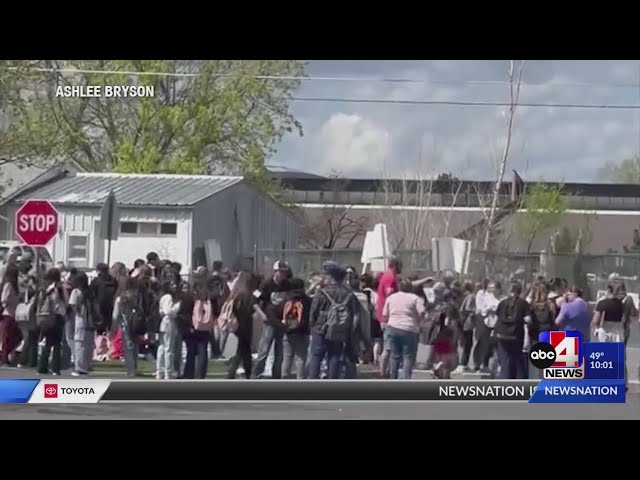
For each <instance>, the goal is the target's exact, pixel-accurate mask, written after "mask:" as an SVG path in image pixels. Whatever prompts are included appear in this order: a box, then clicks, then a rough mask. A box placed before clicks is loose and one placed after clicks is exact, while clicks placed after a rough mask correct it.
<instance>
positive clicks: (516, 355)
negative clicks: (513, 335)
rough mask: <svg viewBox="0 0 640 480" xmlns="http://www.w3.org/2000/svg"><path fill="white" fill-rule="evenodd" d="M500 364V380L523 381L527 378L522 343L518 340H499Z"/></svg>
mask: <svg viewBox="0 0 640 480" xmlns="http://www.w3.org/2000/svg"><path fill="white" fill-rule="evenodd" d="M497 344H498V363H499V364H500V373H499V375H498V378H500V379H504V380H508V379H512V380H521V379H525V378H527V375H525V373H524V365H523V361H522V342H521V341H518V340H501V339H498V342H497Z"/></svg>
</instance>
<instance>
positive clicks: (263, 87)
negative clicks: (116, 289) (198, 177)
mask: <svg viewBox="0 0 640 480" xmlns="http://www.w3.org/2000/svg"><path fill="white" fill-rule="evenodd" d="M30 66H31V67H33V66H34V65H33V64H32V65H30ZM35 66H37V67H40V68H41V69H53V70H54V71H53V72H47V71H44V72H42V71H41V72H39V73H38V74H37V75H34V74H33V73H32V72H33V69H31V70H29V74H28V75H23V76H22V77H21V79H20V80H21V83H22V85H21V88H22V90H23V91H28V92H31V93H32V94H31V98H30V99H29V102H28V105H26V107H25V106H21V108H16V109H14V112H13V113H14V114H13V121H12V140H13V141H14V145H20V149H19V150H20V152H18V151H16V152H14V153H15V154H18V153H21V154H30V155H36V156H39V157H46V158H65V159H68V158H71V159H73V160H75V161H76V162H77V163H78V164H80V165H81V166H83V167H84V168H86V169H87V170H89V171H113V172H121V173H188V174H198V173H209V174H242V175H245V174H246V175H247V176H248V177H249V178H250V179H251V180H252V181H255V182H256V183H258V184H259V186H260V187H262V188H265V189H268V188H269V186H270V184H269V182H268V178H267V177H268V176H267V170H266V169H265V168H264V165H265V160H266V159H267V158H268V157H269V156H270V155H271V154H272V153H273V152H274V151H275V147H276V146H277V144H278V143H279V141H280V140H281V138H282V137H283V136H284V135H285V134H287V133H289V132H297V133H299V134H300V135H302V127H301V125H300V123H299V122H298V121H296V119H295V118H294V116H293V115H292V113H291V111H290V108H289V103H290V99H291V94H292V93H293V92H294V91H295V90H296V89H297V87H298V86H299V81H298V80H295V78H298V77H301V76H303V75H304V71H305V65H304V62H301V61H297V60H256V61H236V60H207V61H178V60H108V61H38V62H36V65H35ZM96 70H100V71H109V72H115V73H111V74H105V73H93V72H92V71H96ZM117 72H122V73H117ZM129 72H155V73H157V72H163V73H170V74H172V75H158V74H155V75H153V74H152V75H132V74H130V73H129ZM276 77H287V79H283V78H276ZM291 78H293V79H294V80H291ZM114 85H117V86H125V85H126V86H144V87H152V88H153V92H154V95H153V96H152V97H135V98H134V97H128V98H123V97H114V96H112V97H109V96H105V95H102V96H99V97H85V98H79V97H64V96H60V95H57V94H59V93H61V92H64V90H60V89H59V87H63V88H64V87H70V86H84V87H87V86H100V87H102V91H103V92H104V91H105V87H106V86H114Z"/></svg>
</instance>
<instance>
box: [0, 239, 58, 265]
mask: <svg viewBox="0 0 640 480" xmlns="http://www.w3.org/2000/svg"><path fill="white" fill-rule="evenodd" d="M35 248H37V250H38V262H39V263H40V265H44V267H45V269H47V270H48V269H50V268H53V267H54V263H53V259H52V258H51V255H50V254H49V250H47V249H46V248H45V247H35ZM11 250H14V251H15V252H16V253H17V254H18V257H20V256H22V255H24V254H25V253H29V254H30V255H31V258H35V249H34V248H33V247H30V246H28V245H24V244H22V243H20V242H11V241H0V262H3V261H4V259H5V257H6V256H7V255H8V254H9V252H11Z"/></svg>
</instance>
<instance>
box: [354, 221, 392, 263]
mask: <svg viewBox="0 0 640 480" xmlns="http://www.w3.org/2000/svg"><path fill="white" fill-rule="evenodd" d="M390 256H391V248H390V246H389V237H388V235H387V226H386V225H385V224H384V223H378V224H376V226H375V227H374V228H373V231H371V232H367V234H366V236H365V237H364V246H363V247H362V255H361V257H360V261H361V262H362V264H363V265H364V266H365V268H366V266H367V265H369V266H370V268H371V271H372V272H381V271H384V270H385V269H386V268H387V260H388V259H389V257H390Z"/></svg>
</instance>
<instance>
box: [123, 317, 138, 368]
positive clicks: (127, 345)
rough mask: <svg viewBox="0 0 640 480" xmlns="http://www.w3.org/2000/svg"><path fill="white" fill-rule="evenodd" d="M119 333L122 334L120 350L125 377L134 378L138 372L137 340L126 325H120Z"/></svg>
mask: <svg viewBox="0 0 640 480" xmlns="http://www.w3.org/2000/svg"><path fill="white" fill-rule="evenodd" d="M120 331H121V332H122V350H123V353H124V364H125V367H126V368H127V376H128V377H134V376H135V375H136V371H137V370H138V338H137V337H136V335H135V334H134V333H133V330H132V328H131V327H130V326H128V325H127V324H124V323H123V324H121V325H120Z"/></svg>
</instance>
